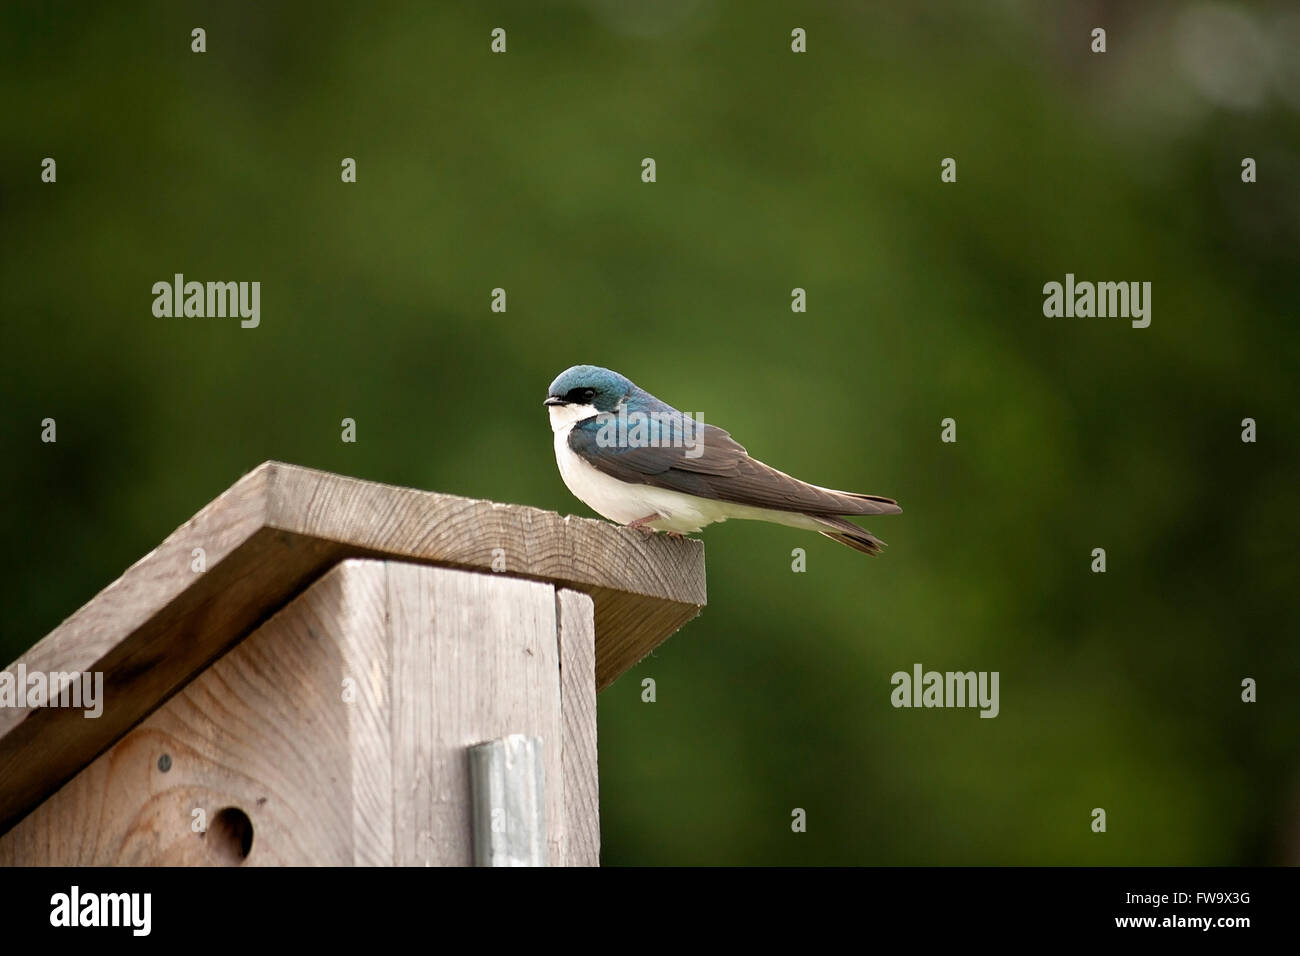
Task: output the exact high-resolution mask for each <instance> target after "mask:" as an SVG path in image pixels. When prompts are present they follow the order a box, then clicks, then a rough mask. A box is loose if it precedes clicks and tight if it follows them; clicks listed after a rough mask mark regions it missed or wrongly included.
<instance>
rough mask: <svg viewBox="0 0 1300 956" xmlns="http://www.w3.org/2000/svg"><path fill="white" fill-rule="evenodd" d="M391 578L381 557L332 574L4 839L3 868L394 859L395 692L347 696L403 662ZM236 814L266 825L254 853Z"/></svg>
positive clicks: (257, 828)
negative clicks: (200, 828)
mask: <svg viewBox="0 0 1300 956" xmlns="http://www.w3.org/2000/svg"><path fill="white" fill-rule="evenodd" d="M384 584H385V576H384V568H383V565H382V564H381V563H378V562H348V563H347V564H345V565H341V566H339V567H338V568H335V569H334V570H333V571H331V572H330V573H329V574H327V575H325V576H324V577H323V578H321V580H320V581H318V582H317V583H316V584H315V585H314V586H313V587H311V588H310V589H309V590H308V591H306V592H305V593H304V594H302V595H301V596H300V597H299V598H298V599H297V600H295V601H293V602H292V603H291V604H289V605H288V606H287V607H285V608H284V609H283V610H281V611H280V613H278V614H276V615H275V616H274V617H273V618H271V619H270V620H269V621H268V622H266V623H265V624H263V625H262V626H261V627H259V628H258V629H257V630H255V631H254V632H253V633H252V634H251V635H249V637H248V638H247V639H246V640H244V641H242V642H241V643H240V644H239V645H238V646H236V647H235V648H234V649H233V650H232V651H231V652H230V653H228V654H226V655H225V656H223V657H221V658H220V659H219V660H217V661H215V662H213V664H212V665H211V666H210V667H208V668H207V669H206V670H204V671H203V673H202V674H200V675H199V676H198V677H197V678H196V679H195V680H194V681H192V682H191V683H190V684H189V685H187V686H186V687H185V688H184V690H182V691H181V692H180V693H178V694H177V695H176V696H174V697H173V698H172V699H171V700H170V701H168V702H167V704H165V705H164V706H163V707H161V708H160V709H158V710H156V711H155V712H154V713H153V714H152V715H151V716H149V717H148V719H146V720H145V721H144V722H143V723H141V724H140V725H139V726H137V727H136V728H135V729H133V730H132V731H131V732H130V733H128V734H127V735H126V736H125V737H123V738H122V739H121V740H120V741H118V742H117V744H116V745H114V746H113V747H112V748H110V749H109V750H108V751H107V752H105V753H104V754H102V755H101V756H100V757H99V758H98V759H97V760H95V761H94V762H93V763H92V764H91V765H90V766H89V767H87V768H86V769H85V770H83V771H82V772H81V773H80V774H78V775H77V776H75V777H74V778H73V779H72V780H70V781H69V782H68V783H67V784H66V785H64V786H63V787H62V788H61V789H60V790H58V792H56V793H55V794H53V795H52V796H51V797H50V798H49V799H47V800H45V801H44V802H43V803H42V804H41V805H40V806H39V807H37V808H36V810H34V811H33V812H32V813H31V814H29V815H28V816H27V817H26V818H24V819H23V820H22V821H21V822H20V823H18V825H17V826H15V827H14V828H13V829H12V830H10V831H9V832H8V833H7V834H5V835H4V836H3V837H0V866H13V865H19V864H23V865H32V864H34V863H39V864H42V865H60V866H113V865H140V866H180V865H185V866H196V865H221V864H229V863H238V862H243V863H244V864H245V865H249V866H276V865H286V864H295V865H322V866H339V865H346V864H352V863H372V864H373V863H391V862H392V860H393V848H392V846H393V835H392V834H393V827H392V816H393V814H392V804H393V796H392V787H391V774H390V772H389V771H388V769H387V768H389V767H391V747H390V746H389V745H388V736H387V707H388V703H387V700H386V695H383V696H377V695H374V694H372V693H371V688H370V687H369V686H366V685H364V684H362V682H360V681H359V682H358V684H361V685H362V686H359V688H358V693H357V696H356V700H355V701H353V702H347V701H345V700H344V699H343V694H342V690H343V686H344V685H343V680H344V678H346V677H349V676H353V675H356V674H358V672H359V670H360V668H359V665H358V662H359V661H361V660H364V659H365V658H366V657H367V655H369V654H377V655H378V656H377V657H376V658H374V659H375V660H377V661H379V664H378V667H379V670H380V671H381V672H382V671H383V670H384V669H385V668H386V666H387V665H386V663H385V658H386V655H385V653H384V652H383V650H382V647H381V646H382V643H383V641H382V640H376V636H378V637H379V638H381V639H382V638H383V636H384V634H383V626H384V607H383V605H382V603H379V604H375V603H374V601H373V599H374V595H375V594H376V593H378V594H379V595H380V596H381V597H382V596H383V594H384ZM376 623H377V626H376ZM349 645H351V646H349ZM380 710H382V711H383V716H384V721H383V722H382V723H380V722H377V721H376V720H375V719H374V717H375V714H376V713H377V712H378V711H380ZM164 756H165V758H166V760H167V769H166V770H165V771H164V770H163V769H162V768H161V766H160V764H159V760H160V758H163V757H164ZM225 808H234V809H236V810H238V811H240V812H242V813H243V814H244V815H245V816H246V817H247V818H248V820H249V821H250V823H251V826H252V843H251V847H250V849H249V852H248V855H247V858H246V859H243V860H242V861H241V860H240V859H239V858H238V856H237V855H233V854H232V853H230V852H229V847H228V846H227V844H226V843H225V842H224V841H223V840H222V833H221V830H220V827H219V826H218V825H217V821H218V814H219V812H220V811H221V810H223V809H225ZM196 809H198V810H202V811H203V813H204V817H205V820H206V823H207V826H208V832H207V833H206V834H204V835H200V834H199V833H196V832H195V831H194V830H193V829H192V827H191V824H192V822H193V820H194V816H193V814H194V811H195V810H196Z"/></svg>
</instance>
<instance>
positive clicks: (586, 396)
mask: <svg viewBox="0 0 1300 956" xmlns="http://www.w3.org/2000/svg"><path fill="white" fill-rule="evenodd" d="M564 397H565V398H567V399H568V400H569V403H570V404H571V405H590V404H591V400H592V399H593V398H595V397H596V390H595V389H594V388H575V389H573V390H572V391H570V392H569V394H568V395H566V396H564Z"/></svg>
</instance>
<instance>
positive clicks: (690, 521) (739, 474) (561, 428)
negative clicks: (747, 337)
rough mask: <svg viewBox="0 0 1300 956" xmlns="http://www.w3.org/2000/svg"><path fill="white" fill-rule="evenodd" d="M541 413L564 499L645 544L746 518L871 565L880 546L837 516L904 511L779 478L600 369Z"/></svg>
mask: <svg viewBox="0 0 1300 956" xmlns="http://www.w3.org/2000/svg"><path fill="white" fill-rule="evenodd" d="M543 404H544V406H545V407H546V409H547V413H548V415H549V417H550V420H551V430H552V431H553V432H554V439H555V461H556V464H557V465H558V466H559V469H560V476H561V477H562V478H563V479H564V484H565V485H566V486H567V487H568V489H569V491H571V492H572V493H573V495H574V496H575V497H576V498H578V499H579V500H580V501H582V502H583V503H584V504H586V505H587V506H588V507H590V508H591V509H592V510H593V511H595V512H596V513H597V514H599V515H601V516H602V517H605V518H608V519H609V520H610V521H614V522H617V523H618V524H622V525H626V526H627V527H629V528H636V529H638V530H640V531H642V532H645V533H647V534H653V533H654V532H656V531H662V532H667V533H668V534H669V535H672V536H673V537H681V536H682V535H683V534H692V533H694V532H697V531H700V530H702V529H703V528H704V527H705V526H707V525H710V524H714V523H715V522H719V521H726V520H727V519H729V518H743V519H751V520H757V521H768V522H772V523H775V524H779V525H785V526H787V527H791V528H802V529H805V530H809V531H816V532H818V533H819V534H823V535H825V536H826V537H828V538H830V539H831V540H833V541H838V542H839V543H840V544H843V545H846V546H848V547H850V548H853V549H854V550H855V551H861V552H862V553H863V554H871V555H876V554H880V552H881V548H882V547H883V546H884V544H885V542H883V541H881V540H880V539H879V538H877V537H876V536H875V535H873V534H871V532H869V531H867V530H866V529H865V528H862V527H861V526H859V525H857V524H854V523H853V522H852V521H848V520H847V519H846V518H845V517H843V516H844V515H854V516H859V515H890V514H899V513H901V512H902V510H903V509H902V508H900V507H899V506H898V502H897V501H895V500H894V499H893V498H884V497H881V496H880V495H863V494H857V493H855V492H851V491H836V490H834V489H832V488H823V487H821V486H819V485H813V484H809V483H808V482H806V481H800V480H799V479H798V478H794V477H792V476H790V475H787V474H786V473H785V472H783V471H777V470H776V469H775V468H773V467H771V466H770V465H765V464H763V462H761V461H759V460H757V459H756V458H752V457H750V454H749V452H747V451H746V450H745V449H744V447H742V446H741V445H740V443H738V442H737V441H736V440H735V439H734V438H732V437H731V435H730V434H729V433H728V432H726V431H725V430H723V429H722V428H719V427H718V426H717V425H712V424H705V423H704V422H703V421H702V419H701V418H700V416H694V415H687V414H685V413H683V412H679V411H678V410H677V409H675V408H673V406H671V405H669V404H667V403H666V402H662V401H660V400H659V399H657V398H655V397H654V396H653V395H651V394H650V393H649V392H647V391H645V390H644V389H642V388H640V387H638V386H637V385H636V384H635V383H633V382H632V381H631V380H630V379H628V378H627V377H625V376H623V375H620V374H619V373H618V372H615V371H612V370H611V369H607V368H601V367H600V366H598V365H575V366H573V367H572V368H568V369H565V370H564V371H563V372H561V373H560V374H559V375H558V376H557V377H556V378H555V381H553V382H551V385H550V388H549V389H547V395H546V400H545V402H543Z"/></svg>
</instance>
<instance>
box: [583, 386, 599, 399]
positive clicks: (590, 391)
mask: <svg viewBox="0 0 1300 956" xmlns="http://www.w3.org/2000/svg"><path fill="white" fill-rule="evenodd" d="M595 397H596V390H595V389H594V388H584V389H583V390H582V399H583V401H585V402H590V401H591V400H592V399H593V398H595Z"/></svg>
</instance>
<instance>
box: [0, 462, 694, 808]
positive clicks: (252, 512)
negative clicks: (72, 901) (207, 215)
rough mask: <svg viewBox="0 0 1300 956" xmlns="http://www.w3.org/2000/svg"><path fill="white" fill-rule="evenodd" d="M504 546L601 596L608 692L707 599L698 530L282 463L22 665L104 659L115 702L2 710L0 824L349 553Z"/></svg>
mask: <svg viewBox="0 0 1300 956" xmlns="http://www.w3.org/2000/svg"><path fill="white" fill-rule="evenodd" d="M197 547H202V548H204V549H205V551H206V555H207V570H206V571H205V572H202V573H195V572H194V571H192V570H191V560H192V551H193V549H194V548H197ZM496 548H500V549H502V551H503V552H504V559H505V563H506V572H505V574H506V575H507V576H510V577H519V578H527V579H532V580H537V581H545V582H550V583H553V584H556V585H559V586H562V587H565V588H569V589H573V590H578V591H583V592H585V593H587V594H589V595H590V596H591V598H592V600H593V602H594V608H595V620H596V648H595V655H596V667H595V673H596V680H597V685H598V687H599V688H602V689H603V688H604V687H606V686H608V685H609V684H610V683H612V681H613V680H615V679H616V678H617V677H618V676H619V675H620V674H622V673H623V672H624V671H626V670H627V669H628V668H629V667H631V666H632V665H633V664H635V663H636V662H637V661H639V660H640V659H641V658H643V657H644V656H645V655H647V654H648V653H649V652H650V651H651V650H653V649H654V648H655V647H656V646H657V645H658V644H659V643H661V642H662V641H663V640H664V639H665V638H667V637H668V636H669V635H670V634H672V633H673V632H674V631H675V630H677V629H678V628H679V627H681V626H682V625H683V624H684V623H686V622H687V621H688V620H690V619H691V618H692V617H694V616H695V615H696V614H698V613H699V610H700V608H701V607H702V606H703V605H704V603H705V582H704V550H703V546H702V545H701V544H700V543H699V542H697V541H691V540H684V541H673V540H669V539H667V538H666V537H664V536H656V537H654V538H647V537H645V536H643V535H641V534H638V533H637V532H635V531H629V530H627V529H623V528H618V527H615V526H613V525H610V524H607V523H605V522H600V521H590V520H586V519H581V518H573V517H571V516H570V517H561V516H560V515H557V514H554V513H553V512H547V511H540V510H537V509H534V508H526V507H523V506H519V505H501V504H495V503H492V502H485V501H476V500H472V499H466V498H459V497H455V496H452V495H440V494H433V493H430V492H423V491H415V490H412V489H406V488H396V487H393V486H389V485H382V484H377V483H374V482H365V481H358V480H356V479H352V478H344V477H341V476H338V475H331V474H327V473H325V472H319V471H313V470H311V469H307V468H300V467H296V466H292V465H284V464H280V463H277V462H267V463H265V464H263V465H261V466H259V467H258V468H257V469H255V470H254V471H253V472H251V473H250V474H248V475H246V476H244V478H242V479H240V481H239V482H237V483H236V484H235V485H234V486H232V487H231V488H230V489H229V490H228V491H226V492H225V493H224V494H222V495H221V496H220V497H218V498H217V499H215V500H214V501H213V502H212V503H211V504H209V505H208V506H207V507H205V508H204V509H203V510H202V511H200V512H199V513H198V514H197V515H195V516H194V517H193V518H192V519H190V520H189V521H187V522H186V523H185V524H184V525H182V526H181V527H180V528H178V529H177V530H176V531H175V532H174V533H173V534H171V535H170V536H169V537H168V538H167V539H166V540H165V541H164V542H163V543H162V544H161V545H159V547H158V548H156V549H155V550H154V551H152V552H150V553H149V554H147V555H145V557H143V558H141V559H140V560H139V561H138V562H136V563H135V564H134V565H132V566H131V567H130V568H129V569H127V571H126V572H125V573H124V574H123V575H122V576H121V577H120V578H119V579H118V580H117V581H115V582H113V583H112V584H110V585H109V586H108V587H107V588H105V589H104V590H103V591H102V592H100V593H99V594H98V595H97V596H96V597H95V598H94V599H92V600H91V601H90V602H89V603H88V604H87V605H85V606H84V607H83V608H81V609H80V610H79V611H77V612H76V613H75V614H73V615H72V616H71V617H69V618H68V619H67V620H66V621H64V622H63V624H61V625H60V626H59V627H58V628H56V629H55V630H54V631H52V632H51V633H50V634H49V635H47V636H46V637H45V638H44V639H43V640H42V641H41V642H40V643H39V644H37V645H36V646H35V647H33V648H32V649H31V650H29V651H28V652H27V653H26V654H24V655H23V656H22V658H20V659H19V661H15V662H14V663H13V664H11V665H10V667H9V668H8V670H10V671H13V670H14V669H15V668H16V667H17V665H18V664H19V663H20V662H21V663H23V664H25V666H26V667H27V669H28V671H29V672H30V671H34V670H40V671H47V672H48V671H65V672H67V671H83V672H95V671H99V672H102V673H103V674H104V694H105V707H104V714H103V716H102V717H100V718H99V719H97V720H85V719H83V718H82V716H81V714H80V712H79V711H73V710H70V709H66V708H63V709H60V708H51V707H36V708H27V709H22V710H19V709H14V708H0V833H3V832H4V831H5V830H7V829H8V828H9V827H11V826H13V824H14V823H15V822H16V821H17V820H19V819H21V818H22V816H23V815H24V814H25V813H27V812H28V811H29V810H31V808H32V807H34V806H35V805H36V804H37V803H39V802H40V800H42V799H43V798H44V797H45V796H46V795H48V794H49V793H52V792H53V791H54V790H55V789H57V788H58V787H59V786H60V785H61V784H62V783H63V782H64V781H66V780H68V779H69V778H70V777H71V776H72V775H73V774H74V773H76V772H77V771H78V770H79V769H81V768H82V767H84V766H86V765H87V764H88V763H89V762H90V761H91V760H93V759H94V758H95V757H96V756H97V755H98V754H100V753H102V752H103V751H104V750H105V749H106V748H107V747H109V746H111V745H112V744H114V742H115V741H117V740H118V739H119V738H121V737H122V736H123V735H124V734H125V733H126V732H127V731H128V730H129V729H130V728H131V727H133V726H135V725H136V724H137V723H138V722H139V721H140V720H142V719H143V718H144V717H146V716H147V715H148V714H149V713H150V712H152V711H153V710H154V709H155V708H157V707H158V706H159V705H160V704H161V703H163V702H164V701H166V700H167V699H168V698H169V697H170V696H171V695H172V694H174V693H176V692H177V690H179V689H180V688H181V687H183V686H184V685H185V684H186V683H187V682H188V681H189V680H191V679H192V678H193V677H194V676H195V675H196V674H198V673H199V672H200V671H201V670H202V669H203V668H204V667H205V666H207V665H208V664H209V663H210V662H211V661H213V660H214V659H216V658H217V657H218V656H220V655H221V654H222V653H224V652H225V651H227V650H228V649H229V648H230V647H232V646H233V645H234V644H235V643H236V642H237V641H239V640H240V639H241V638H243V637H244V636H245V635H246V634H248V633H249V632H250V631H251V630H252V629H253V628H254V627H256V626H257V625H258V624H259V623H260V622H262V621H265V620H266V619H267V618H268V617H269V616H270V615H271V614H273V613H275V611H276V610H278V609H279V608H281V607H283V606H284V605H285V604H286V603H287V602H288V601H290V600H292V598H293V597H294V596H296V595H297V594H299V593H301V592H302V591H303V590H304V589H305V588H306V587H307V586H308V585H310V584H311V583H312V582H313V581H314V580H316V579H317V578H319V577H320V576H321V575H322V574H324V573H325V572H326V571H328V570H329V569H330V568H331V567H333V566H334V565H336V564H338V563H339V562H340V561H344V560H346V559H348V558H353V557H372V558H373V557H390V558H398V559H401V560H405V561H417V562H422V563H426V564H435V565H442V566H450V567H459V568H466V569H480V570H488V569H490V568H491V566H492V561H493V558H494V553H493V551H494V549H496ZM36 755H39V759H37V757H36Z"/></svg>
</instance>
